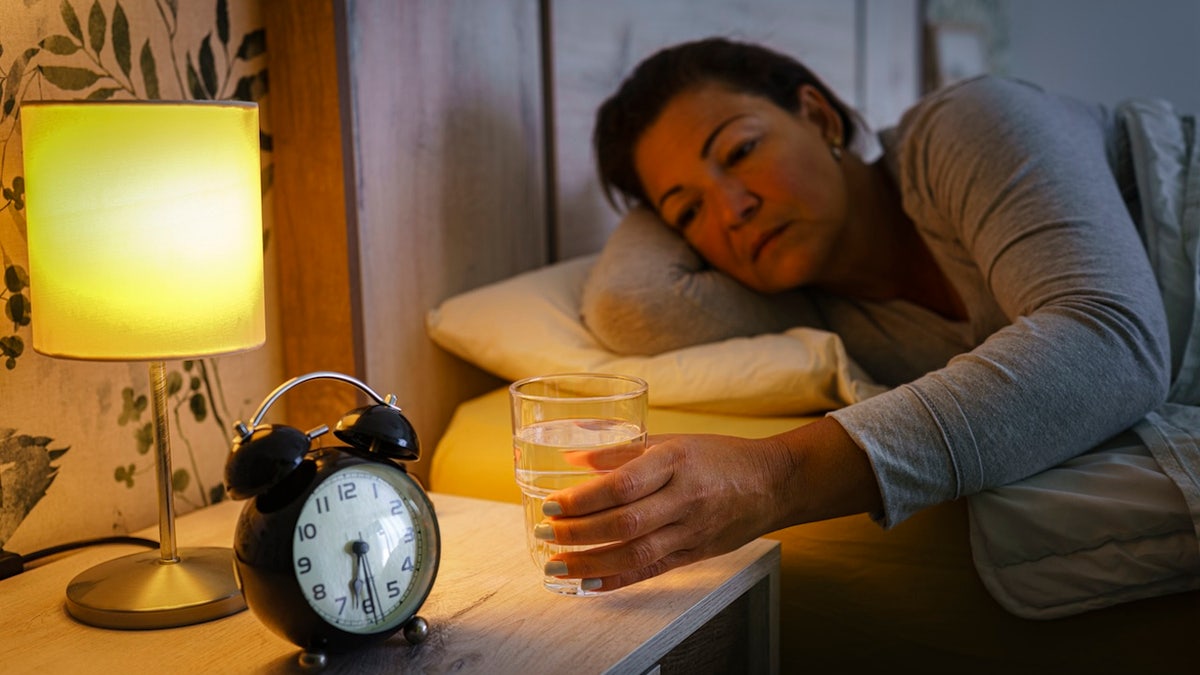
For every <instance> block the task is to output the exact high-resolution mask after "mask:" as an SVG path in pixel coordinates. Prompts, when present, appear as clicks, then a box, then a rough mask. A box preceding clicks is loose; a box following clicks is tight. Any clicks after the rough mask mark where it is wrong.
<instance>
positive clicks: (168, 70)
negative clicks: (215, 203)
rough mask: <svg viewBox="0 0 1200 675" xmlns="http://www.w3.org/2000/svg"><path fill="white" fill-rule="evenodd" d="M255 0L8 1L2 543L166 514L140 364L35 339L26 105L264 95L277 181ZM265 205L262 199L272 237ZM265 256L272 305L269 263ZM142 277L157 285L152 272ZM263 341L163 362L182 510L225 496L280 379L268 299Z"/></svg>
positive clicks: (3, 39) (98, 530)
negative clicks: (230, 456)
mask: <svg viewBox="0 0 1200 675" xmlns="http://www.w3.org/2000/svg"><path fill="white" fill-rule="evenodd" d="M261 13H262V12H261V2H260V0H238V1H233V2H230V1H229V0H22V1H21V2H17V1H16V0H4V1H3V2H0V183H3V186H4V191H3V197H2V198H0V257H2V258H3V266H4V274H5V284H4V286H3V287H0V303H3V304H4V305H5V310H6V311H5V316H4V318H3V319H2V320H0V363H3V366H4V367H2V368H0V546H3V547H4V548H6V549H8V550H12V551H16V552H18V553H28V552H30V551H32V550H34V549H37V548H41V547H43V546H48V545H53V544H58V543H62V542H64V541H68V540H73V539H79V538H84V537H93V536H103V535H110V534H118V533H124V532H126V531H129V530H132V529H139V528H142V527H145V526H148V525H151V524H153V523H154V522H156V520H157V514H158V512H157V499H156V495H155V489H156V488H155V482H154V462H153V455H152V454H151V452H150V443H151V440H150V439H151V431H150V420H151V411H150V410H149V405H148V403H147V400H148V396H149V381H148V373H147V366H146V364H144V363H128V364H126V363H90V362H83V361H63V360H57V359H52V358H47V357H43V356H41V355H39V354H36V353H34V352H33V350H32V348H31V344H32V339H31V330H36V324H37V307H36V306H33V307H31V306H30V304H29V289H28V285H27V278H28V277H27V273H26V272H25V270H26V268H27V254H26V248H25V219H24V203H23V199H22V198H23V194H24V189H23V178H22V170H21V137H20V119H19V118H20V104H21V102H22V101H25V100H33V99H84V98H88V99H106V98H111V99H156V98H162V99H188V98H195V99H213V98H240V99H244V100H259V102H260V104H261V105H263V109H262V110H261V111H260V116H261V118H262V124H263V127H264V129H263V132H264V133H263V139H264V153H263V166H264V172H263V178H264V180H263V185H264V190H266V191H267V194H268V195H269V194H270V192H269V186H270V183H271V179H270V177H271V156H270V152H269V147H270V127H269V124H268V123H267V111H266V107H265V102H266V99H265V95H266V90H267V78H266V66H267V63H266V55H265V46H266V45H265V36H264V33H263V31H262V18H261ZM270 218H271V203H270V199H269V198H268V199H267V200H266V201H265V203H264V221H265V224H266V228H267V230H266V232H265V234H266V236H267V241H268V242H269V241H270V225H269V224H270V222H271V220H270ZM270 250H271V249H270V246H269V244H268V260H267V306H268V308H271V307H273V306H274V304H275V303H274V300H273V298H274V296H275V291H274V286H275V284H274V283H273V282H272V279H273V277H274V265H273V259H272V256H271V255H270V254H269V252H270ZM147 283H153V281H152V280H147ZM268 313H269V316H268V344H267V347H266V348H264V349H260V350H256V351H254V352H250V353H247V354H242V355H237V356H229V357H222V358H215V359H204V360H199V361H194V362H192V361H185V362H169V363H167V371H168V377H169V380H171V381H173V382H174V383H175V384H176V385H177V386H174V387H172V388H171V391H170V396H169V406H170V408H171V412H170V417H171V424H172V427H171V439H172V444H173V448H174V452H173V456H174V467H173V468H174V471H173V475H174V476H173V477H174V484H175V486H176V506H177V509H178V510H179V511H180V512H186V511H188V510H191V509H193V508H196V507H200V506H204V505H207V504H210V503H212V502H214V501H218V500H220V499H221V498H223V496H224V491H223V489H222V487H221V476H222V473H223V469H224V462H225V457H226V454H227V453H228V449H229V447H228V438H229V436H230V433H231V428H232V425H233V423H234V422H235V421H236V420H237V419H245V418H248V417H249V416H250V415H251V414H253V412H254V410H255V408H257V406H258V404H259V402H260V401H261V399H262V398H263V396H264V395H265V394H266V393H268V392H269V391H270V390H271V389H272V388H274V386H275V385H276V384H278V381H279V379H280V372H279V368H278V366H277V365H276V364H277V363H278V362H279V358H278V356H277V352H278V349H277V348H276V347H275V344H276V339H275V338H274V337H273V336H275V335H276V333H277V331H276V330H275V327H276V325H277V321H276V320H275V318H274V312H273V311H272V310H271V309H268Z"/></svg>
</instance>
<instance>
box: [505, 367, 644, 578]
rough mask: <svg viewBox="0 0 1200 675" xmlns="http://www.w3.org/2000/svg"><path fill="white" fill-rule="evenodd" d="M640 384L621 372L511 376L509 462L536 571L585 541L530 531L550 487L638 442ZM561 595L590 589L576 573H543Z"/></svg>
mask: <svg viewBox="0 0 1200 675" xmlns="http://www.w3.org/2000/svg"><path fill="white" fill-rule="evenodd" d="M647 390H648V389H647V386H646V382H645V381H643V380H641V379H638V378H636V377H629V376H626V375H609V374H600V373H577V374H564V375H540V376H537V377H530V378H527V379H524V380H520V381H518V382H514V383H513V384H512V386H511V387H509V394H510V399H511V401H512V429H513V466H514V469H515V472H516V478H517V485H518V486H519V487H520V488H521V495H522V496H521V501H522V503H523V504H524V507H525V537H526V539H527V540H528V543H529V552H530V554H531V555H532V556H533V562H534V564H536V565H537V568H538V569H539V570H543V569H544V568H545V565H546V561H547V560H549V559H550V557H551V556H553V555H555V554H558V553H561V552H563V551H570V550H575V549H581V548H589V547H587V546H560V545H557V544H554V543H553V542H547V541H543V540H541V539H538V538H537V537H535V536H534V534H533V530H534V527H536V526H537V525H538V524H539V523H542V522H543V521H545V516H544V515H542V504H543V503H544V502H545V501H546V497H547V496H549V495H550V494H551V493H553V492H555V491H557V490H561V489H563V488H565V487H570V486H572V485H576V484H578V483H581V482H583V481H586V480H588V479H589V478H594V477H596V476H598V475H601V474H604V473H608V472H609V471H612V470H613V469H615V468H617V467H619V466H621V465H622V464H624V463H625V462H627V461H629V460H631V459H633V458H634V457H637V456H639V455H641V454H642V453H643V452H644V451H645V448H646V409H647V406H648V396H647ZM543 583H544V585H545V587H546V588H547V589H548V590H550V591H553V592H555V593H562V594H564V595H594V594H595V591H587V590H584V589H582V588H580V580H579V579H560V578H558V577H554V576H548V575H547V576H545V578H544V581H543Z"/></svg>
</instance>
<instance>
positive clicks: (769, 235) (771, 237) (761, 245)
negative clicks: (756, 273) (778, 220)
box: [750, 223, 791, 261]
mask: <svg viewBox="0 0 1200 675" xmlns="http://www.w3.org/2000/svg"><path fill="white" fill-rule="evenodd" d="M790 224H791V223H784V224H782V225H779V226H778V227H773V228H771V229H769V230H767V231H766V232H763V233H762V234H760V235H758V239H757V240H756V241H755V242H754V248H753V249H751V252H750V259H751V260H752V261H757V260H758V258H759V256H760V255H762V252H763V249H765V248H766V247H767V245H768V244H770V243H771V242H773V241H775V239H777V238H778V237H779V235H780V234H783V231H784V230H786V229H787V228H788V226H789V225H790Z"/></svg>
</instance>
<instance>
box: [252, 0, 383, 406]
mask: <svg viewBox="0 0 1200 675" xmlns="http://www.w3.org/2000/svg"><path fill="white" fill-rule="evenodd" d="M264 12H265V15H266V16H265V18H266V30H267V41H268V43H269V44H270V51H269V58H270V64H269V66H268V67H269V72H270V76H271V93H270V107H269V110H268V114H269V115H270V116H271V120H270V121H271V128H272V130H273V139H274V166H275V169H274V171H275V181H274V186H273V188H272V191H273V204H274V208H275V212H274V236H275V242H274V245H275V246H277V247H278V248H277V254H278V261H279V289H280V290H279V299H280V305H281V308H280V329H281V331H280V332H281V335H280V339H281V340H282V342H283V365H284V373H285V375H286V377H294V376H296V375H301V374H303V373H307V372H310V371H314V370H336V371H339V372H343V373H347V374H350V375H360V374H361V368H360V367H359V366H358V363H357V362H356V359H355V355H356V354H358V353H359V352H360V351H361V350H360V349H359V347H358V336H357V334H356V332H355V330H354V326H355V324H356V322H355V321H354V319H353V317H352V316H351V307H352V301H351V298H352V296H353V292H352V285H353V281H352V279H353V277H354V275H355V274H356V273H357V272H356V271H354V270H352V269H351V258H350V254H349V249H348V246H347V241H348V231H347V229H346V199H345V192H344V189H343V187H344V178H343V172H342V125H341V116H340V113H339V109H338V90H339V81H338V72H337V63H338V56H337V46H336V41H335V33H334V20H333V19H334V12H333V3H332V1H331V0H290V1H289V2H283V1H282V0H271V1H269V2H266V3H264ZM271 339H273V340H274V339H276V338H275V337H272V338H271ZM266 394H267V392H263V393H262V396H264V397H265V396H266ZM357 401H358V398H357V396H356V394H355V392H354V390H353V389H352V388H350V387H347V386H346V385H344V384H340V383H336V382H331V381H327V380H320V381H315V382H311V383H306V384H304V385H303V386H302V387H300V388H298V389H296V390H295V393H289V394H288V395H287V396H286V397H285V398H284V399H283V400H282V401H281V403H280V406H279V412H283V411H286V417H282V416H281V415H279V414H277V411H276V408H275V407H272V409H271V417H272V418H273V419H274V420H275V421H285V422H286V423H287V424H289V425H292V426H295V427H298V428H301V429H311V428H313V427H316V426H318V425H320V424H329V425H330V426H331V427H332V426H333V423H334V422H336V421H337V419H338V417H339V416H340V415H341V413H342V412H344V411H346V410H348V409H350V408H352V407H354V405H355V404H356V403H357Z"/></svg>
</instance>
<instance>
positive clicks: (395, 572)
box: [292, 462, 438, 633]
mask: <svg viewBox="0 0 1200 675" xmlns="http://www.w3.org/2000/svg"><path fill="white" fill-rule="evenodd" d="M432 519H433V514H432V508H431V507H430V506H429V502H428V501H427V500H426V499H425V498H424V495H423V493H421V491H420V489H419V488H418V487H416V485H415V484H414V483H413V482H412V481H411V479H409V478H408V477H407V475H405V474H404V473H403V472H402V471H400V470H399V469H396V468H395V467H392V466H388V465H384V464H375V463H369V462H368V463H362V464H355V465H352V466H349V467H346V468H343V469H340V470H338V471H336V472H335V473H333V474H331V475H330V476H329V477H328V478H326V479H325V480H324V481H322V482H321V483H320V484H319V485H318V486H317V487H316V489H314V490H313V492H312V493H311V494H310V495H309V496H308V499H307V500H306V501H305V504H304V507H303V508H302V509H301V511H300V516H299V518H298V519H297V521H296V531H295V533H294V534H293V539H292V542H293V548H292V551H293V553H292V562H293V566H294V570H295V574H296V580H297V581H298V582H299V584H300V588H301V591H302V592H303V593H304V597H305V599H306V600H307V601H308V604H309V605H310V606H311V607H312V608H313V610H315V611H316V612H317V614H318V615H320V616H321V618H322V619H324V620H325V621H326V622H328V623H329V624H331V625H333V626H336V627H337V628H339V629H341V630H344V631H346V632H348V633H378V632H381V631H385V630H389V629H392V628H395V627H396V626H398V625H399V624H400V623H401V622H403V621H405V620H407V619H408V618H409V617H411V616H412V615H413V614H414V613H415V612H416V610H417V608H418V607H419V606H420V604H421V603H422V602H423V601H424V600H425V597H426V595H427V594H428V591H429V586H430V585H432V582H433V575H434V572H435V571H436V565H437V562H436V556H437V554H438V552H437V551H436V550H435V549H436V548H437V546H438V540H437V533H436V529H437V528H436V525H435V524H434V523H433V520H432Z"/></svg>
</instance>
